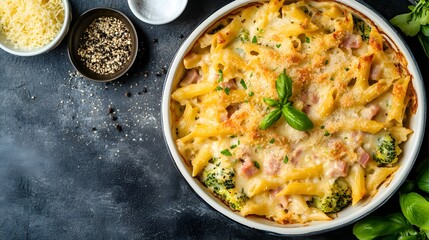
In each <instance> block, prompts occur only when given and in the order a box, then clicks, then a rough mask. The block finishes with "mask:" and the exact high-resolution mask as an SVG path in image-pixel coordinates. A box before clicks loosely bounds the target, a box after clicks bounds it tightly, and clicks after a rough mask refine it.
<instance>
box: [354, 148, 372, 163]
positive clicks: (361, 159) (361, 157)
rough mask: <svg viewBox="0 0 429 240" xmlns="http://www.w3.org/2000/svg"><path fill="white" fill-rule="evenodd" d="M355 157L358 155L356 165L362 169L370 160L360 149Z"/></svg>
mask: <svg viewBox="0 0 429 240" xmlns="http://www.w3.org/2000/svg"><path fill="white" fill-rule="evenodd" d="M356 153H357V155H358V163H359V164H360V165H361V166H362V167H364V168H365V167H366V165H367V164H368V161H369V159H370V155H369V154H368V153H367V152H366V151H365V150H364V149H363V148H362V147H359V148H358V149H357V152H356Z"/></svg>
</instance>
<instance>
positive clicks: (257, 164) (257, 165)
mask: <svg viewBox="0 0 429 240" xmlns="http://www.w3.org/2000/svg"><path fill="white" fill-rule="evenodd" d="M253 165H254V166H255V168H257V169H259V168H260V166H259V163H258V162H257V161H253Z"/></svg>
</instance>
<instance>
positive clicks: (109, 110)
mask: <svg viewBox="0 0 429 240" xmlns="http://www.w3.org/2000/svg"><path fill="white" fill-rule="evenodd" d="M107 112H109V113H110V114H112V113H114V112H115V109H114V108H112V107H109V109H107Z"/></svg>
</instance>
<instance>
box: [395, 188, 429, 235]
mask: <svg viewBox="0 0 429 240" xmlns="http://www.w3.org/2000/svg"><path fill="white" fill-rule="evenodd" d="M399 205H400V206H401V210H402V213H403V214H404V216H405V218H406V219H407V220H408V221H409V222H410V223H411V224H413V225H415V226H417V227H419V228H421V229H423V230H425V231H429V202H428V201H427V200H426V199H425V198H424V197H423V196H421V195H420V194H418V193H415V192H411V193H407V194H402V195H400V196H399Z"/></svg>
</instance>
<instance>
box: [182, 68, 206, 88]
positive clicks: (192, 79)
mask: <svg viewBox="0 0 429 240" xmlns="http://www.w3.org/2000/svg"><path fill="white" fill-rule="evenodd" d="M200 79H201V76H200V74H199V73H198V70H197V69H195V68H194V69H192V70H190V71H188V72H187V73H186V76H185V78H183V80H182V82H180V86H186V85H189V84H195V83H197V82H198V81H199V80H200Z"/></svg>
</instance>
